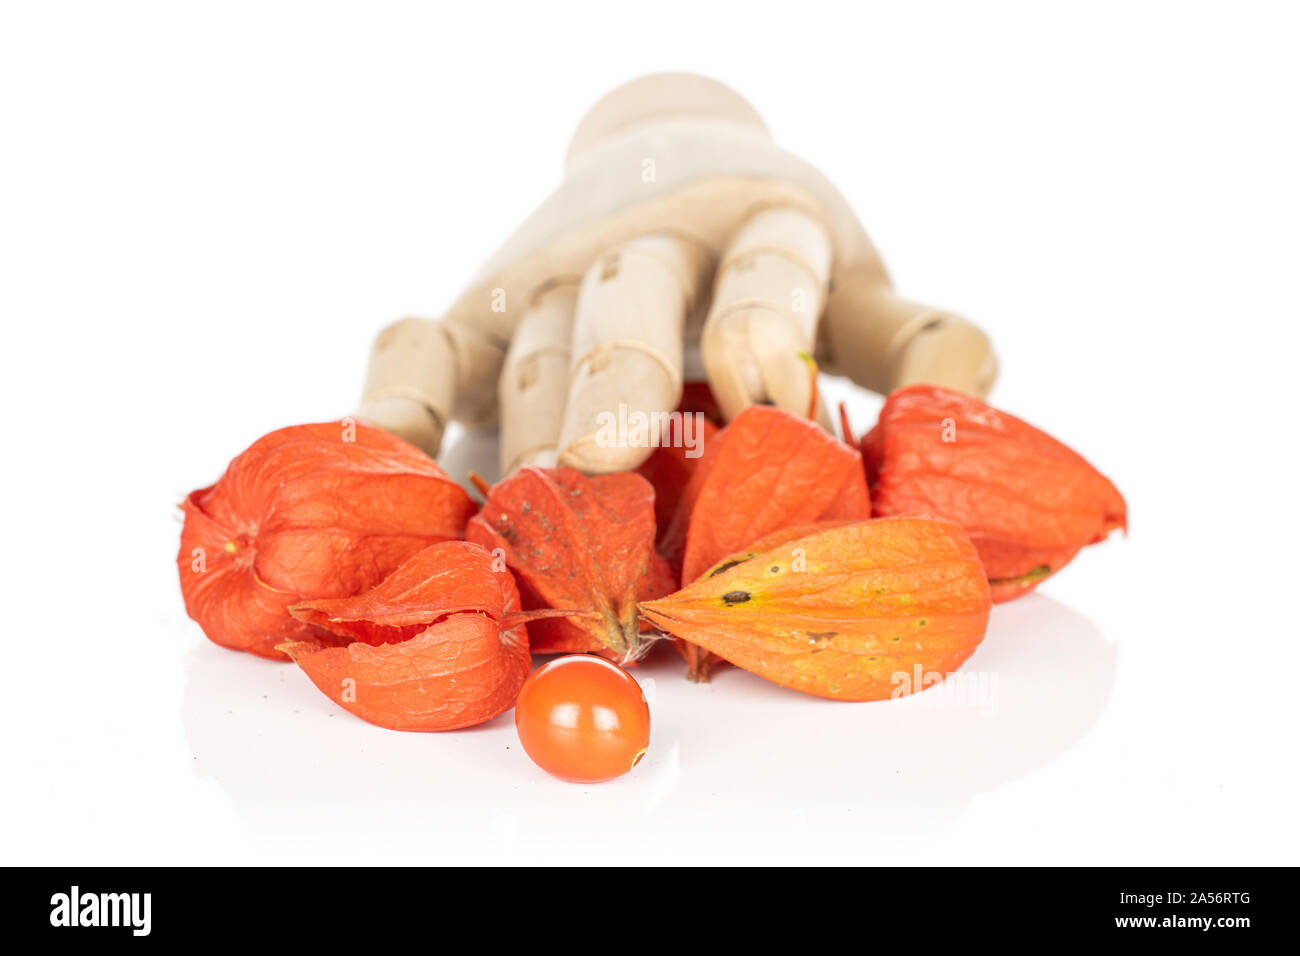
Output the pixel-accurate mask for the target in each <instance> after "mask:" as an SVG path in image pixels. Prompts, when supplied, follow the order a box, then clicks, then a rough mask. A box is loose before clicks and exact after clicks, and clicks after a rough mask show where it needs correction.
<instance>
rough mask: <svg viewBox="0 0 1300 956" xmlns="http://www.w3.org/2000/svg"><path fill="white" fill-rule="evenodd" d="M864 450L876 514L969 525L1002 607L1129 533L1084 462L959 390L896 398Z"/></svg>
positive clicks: (1117, 500)
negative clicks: (1092, 548) (1096, 546)
mask: <svg viewBox="0 0 1300 956" xmlns="http://www.w3.org/2000/svg"><path fill="white" fill-rule="evenodd" d="M862 450H863V455H864V457H865V458H866V460H867V469H868V472H869V473H870V474H871V475H872V476H873V478H872V480H873V482H874V487H873V491H872V498H873V499H874V502H873V503H874V507H875V512H876V514H878V515H899V514H926V515H933V516H934V517H936V518H944V519H947V520H949V521H953V522H956V523H957V524H959V525H961V526H962V527H963V528H965V529H966V531H967V532H968V533H969V534H970V536H971V540H972V541H973V542H974V543H975V547H976V549H977V550H978V551H979V555H980V558H981V559H982V560H983V562H984V567H985V570H986V571H987V573H988V577H989V579H990V583H991V584H992V587H993V600H994V601H1009V600H1011V599H1012V598H1015V597H1019V596H1020V595H1022V594H1027V593H1028V592H1029V591H1031V590H1033V589H1034V588H1035V587H1036V586H1037V585H1038V584H1040V583H1041V582H1042V581H1044V580H1046V579H1047V578H1048V577H1050V576H1051V575H1053V574H1055V573H1056V572H1057V571H1059V570H1060V569H1061V568H1062V567H1064V566H1065V565H1066V564H1067V563H1068V562H1069V561H1070V559H1071V558H1073V557H1074V555H1075V554H1076V553H1077V552H1078V551H1079V549H1080V548H1082V547H1084V546H1085V545H1088V544H1093V543H1095V542H1098V541H1101V540H1103V539H1104V538H1105V537H1106V536H1107V535H1108V534H1110V532H1111V531H1113V530H1115V529H1116V528H1125V529H1126V528H1127V523H1128V510H1127V507H1126V505H1125V503H1124V498H1123V497H1122V496H1121V495H1120V493H1119V491H1118V490H1117V489H1116V488H1115V486H1114V485H1113V484H1111V482H1110V481H1109V480H1108V479H1107V478H1106V477H1105V476H1104V475H1102V474H1101V473H1100V472H1099V471H1097V469H1096V468H1094V467H1093V466H1092V465H1090V464H1089V463H1088V462H1087V461H1086V460H1085V459H1084V458H1083V457H1082V456H1080V455H1079V454H1078V453H1076V452H1074V451H1073V450H1071V449H1070V448H1068V447H1067V446H1065V445H1063V444H1061V442H1059V441H1057V440H1056V439H1055V438H1052V437H1051V436H1050V435H1047V434H1046V433H1044V432H1042V431H1040V430H1039V429H1037V428H1035V427H1034V426H1032V425H1029V424H1026V423H1025V422H1023V421H1021V420H1020V419H1018V418H1016V417H1015V416H1013V415H1008V414H1007V413H1006V412H1001V411H998V410H997V409H996V408H993V407H991V406H989V405H987V404H986V403H984V402H982V401H980V400H979V399H976V398H971V397H970V396H968V395H963V394H961V393H959V392H954V391H950V390H948V389H944V388H939V387H938V386H933V385H913V386H909V387H908V388H904V389H900V390H899V391H896V392H894V393H893V394H892V395H890V396H889V399H888V400H887V401H886V402H885V405H884V408H883V409H881V412H880V420H879V422H878V423H877V425H876V427H875V428H874V429H872V431H871V432H869V433H868V434H867V435H866V436H865V437H864V438H863V440H862Z"/></svg>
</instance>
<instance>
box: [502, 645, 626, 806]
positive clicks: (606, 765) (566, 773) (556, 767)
mask: <svg viewBox="0 0 1300 956" xmlns="http://www.w3.org/2000/svg"><path fill="white" fill-rule="evenodd" d="M515 729H516V730H517V731H518V732H519V742H520V743H521V744H523V747H524V751H525V752H526V753H527V754H528V756H529V757H531V758H532V759H533V762H534V763H536V764H537V766H539V767H541V768H542V769H543V770H545V771H546V772H547V773H550V774H554V775H555V776H557V777H559V778H561V779H562V780H570V781H573V782H574V783H598V782H599V781H602V780H610V779H612V778H614V777H618V776H621V775H622V774H625V773H627V772H628V771H629V770H631V769H632V768H633V767H635V766H636V765H637V763H638V762H639V761H640V760H641V758H642V757H643V756H645V752H646V748H647V747H648V746H649V744H650V707H649V705H648V704H647V703H646V699H645V695H644V694H643V693H642V692H641V685H640V684H638V683H637V682H636V679H635V678H634V677H632V675H631V674H629V673H628V672H627V671H625V670H623V668H621V667H619V666H618V665H617V664H614V663H612V662H610V661H607V660H605V659H604V658H603V657H595V656H593V655H590V654H569V655H566V656H564V657H557V658H555V659H554V660H552V661H548V662H547V663H545V664H543V665H542V666H541V667H539V668H537V670H535V671H533V673H532V674H531V675H530V676H529V677H528V680H526V681H525V682H524V686H523V689H522V690H520V691H519V699H518V700H517V701H516V702H515Z"/></svg>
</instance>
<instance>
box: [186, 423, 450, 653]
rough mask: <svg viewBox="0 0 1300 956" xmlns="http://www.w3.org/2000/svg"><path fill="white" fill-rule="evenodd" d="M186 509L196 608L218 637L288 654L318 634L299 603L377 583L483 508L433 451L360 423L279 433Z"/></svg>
mask: <svg viewBox="0 0 1300 956" xmlns="http://www.w3.org/2000/svg"><path fill="white" fill-rule="evenodd" d="M181 507H182V509H183V511H184V513H185V527H184V529H183V530H182V531H181V547H180V553H179V554H178V555H177V559H176V563H177V567H178V569H179V571H180V579H181V591H182V593H183V594H184V597H185V610H186V611H187V612H188V613H189V615H190V617H192V618H193V619H194V620H196V621H197V622H198V623H199V624H200V626H202V628H203V631H204V633H205V634H207V636H208V637H209V638H210V639H211V640H213V641H215V642H216V643H218V644H221V645H223V646H225V647H230V648H233V649H235V650H241V651H249V652H251V653H254V654H259V655H261V656H263V657H270V658H274V659H278V660H287V658H286V657H285V656H284V655H283V654H282V653H280V652H279V651H277V650H276V649H275V647H276V645H277V644H282V643H284V642H286V641H290V640H295V639H297V638H299V637H302V636H305V635H306V634H308V633H309V631H310V629H309V628H308V627H306V626H305V625H303V624H302V623H301V622H300V621H296V620H294V619H293V618H292V617H291V616H290V615H289V613H288V610H287V609H288V607H289V605H291V604H295V603H297V602H299V601H303V600H307V599H310V598H318V597H346V596H349V595H352V594H358V593H360V592H361V591H364V590H366V589H367V588H370V587H373V586H374V585H376V584H378V583H379V582H380V581H382V580H383V579H384V577H385V576H386V575H387V574H389V572H391V571H392V570H393V569H394V568H396V567H397V566H398V565H399V564H401V563H402V562H403V561H404V560H406V559H407V558H408V557H410V556H411V555H412V554H414V553H415V552H417V551H419V550H420V549H422V548H425V547H428V546H429V545H431V544H434V543H436V542H439V541H446V540H448V539H451V538H459V537H461V536H463V534H464V531H465V522H466V521H467V520H468V519H469V516H470V515H471V514H473V513H474V511H475V508H474V504H473V502H471V501H470V498H469V496H468V495H467V494H466V493H465V491H464V490H463V489H462V488H461V487H460V486H459V485H458V484H456V483H455V482H454V481H452V480H451V479H450V478H448V477H447V475H446V474H445V473H444V472H443V471H442V469H440V468H439V467H438V466H437V465H436V464H434V462H433V460H432V459H431V458H429V457H428V456H427V455H426V454H424V452H422V451H420V450H419V449H418V448H416V447H415V446H414V445H410V444H408V443H407V442H404V441H402V440H401V439H400V438H396V437H394V436H392V435H390V434H388V433H387V432H384V431H380V430H378V429H375V428H369V427H367V426H365V425H357V424H353V423H351V422H325V423H322V424H316V425H297V426H293V427H290V428H282V429H279V430H278V431H274V432H271V433H270V434H269V435H265V436H264V437H262V438H260V439H258V440H257V441H256V442H254V443H253V444H252V445H251V446H250V447H249V448H248V449H247V450H246V451H244V452H243V453H242V454H240V455H239V456H238V457H236V458H235V459H234V460H233V461H232V462H231V463H230V465H229V467H227V469H226V473H225V474H224V475H223V476H222V477H221V479H220V480H219V481H218V482H217V483H216V484H215V485H213V486H211V487H210V488H204V489H202V490H199V491H196V492H194V493H192V494H191V495H190V496H189V497H188V498H186V499H185V501H184V503H183V504H182V506H181Z"/></svg>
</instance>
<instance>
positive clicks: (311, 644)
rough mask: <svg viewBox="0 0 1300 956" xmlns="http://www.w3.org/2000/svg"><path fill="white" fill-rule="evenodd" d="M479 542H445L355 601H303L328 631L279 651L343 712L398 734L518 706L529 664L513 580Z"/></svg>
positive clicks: (304, 617) (467, 721)
mask: <svg viewBox="0 0 1300 956" xmlns="http://www.w3.org/2000/svg"><path fill="white" fill-rule="evenodd" d="M493 560H494V559H493V557H492V555H491V554H489V553H488V552H487V551H485V550H483V549H482V548H480V547H479V546H478V545H475V544H470V543H468V542H466V541H447V542H444V543H442V544H435V545H433V546H432V547H429V548H425V549H424V550H423V551H420V552H418V553H416V554H415V555H413V556H412V557H411V558H409V559H408V560H407V561H406V562H405V563H404V564H402V565H401V567H399V568H398V569H397V570H396V571H394V572H393V573H392V574H391V575H389V576H388V577H387V578H385V579H384V581H383V582H382V583H381V584H379V585H378V586H377V587H375V588H372V589H371V590H369V591H367V592H365V593H364V594H359V595H357V596H355V597H348V598H334V599H325V600H317V601H304V602H303V603H301V604H295V605H294V606H293V607H292V608H291V613H292V614H293V616H294V617H295V618H296V619H298V620H299V621H302V622H303V623H305V624H310V625H312V626H314V627H317V628H320V629H322V630H324V631H327V632H329V633H330V634H332V635H333V636H334V641H335V642H338V641H341V642H343V643H342V646H329V644H328V643H327V642H325V641H324V640H321V639H318V638H309V639H308V640H304V641H296V642H292V643H288V644H284V645H281V649H282V650H283V651H284V652H285V653H287V654H288V655H289V656H290V657H292V658H293V660H294V661H295V662H296V663H297V664H298V666H299V667H301V668H302V669H303V671H305V672H306V674H307V676H308V677H310V678H311V680H312V682H313V683H314V684H315V685H316V686H317V687H319V688H320V689H321V691H322V692H323V693H324V694H325V695H326V696H328V697H329V698H330V699H331V700H333V701H334V702H335V703H336V704H338V705H339V706H340V707H342V708H344V709H345V710H348V711H351V712H352V713H354V714H356V715H357V716H358V717H360V718H361V719H362V720H367V721H369V722H370V723H372V724H378V725H379V726H380V727H387V728H389V729H391V730H456V729H457V728H460V727H468V726H470V725H472V724H478V723H482V722H483V721H485V720H491V719H492V718H493V717H495V716H497V715H498V714H500V713H503V712H504V711H506V710H509V709H510V707H511V706H512V705H513V704H514V701H515V698H516V697H517V696H518V695H519V688H520V687H522V686H523V683H524V680H525V679H527V677H528V673H529V671H530V669H531V667H532V658H531V657H530V656H529V653H528V636H527V633H526V632H525V630H524V626H523V625H522V624H516V625H514V626H511V625H510V622H509V621H507V620H506V618H507V616H508V615H511V614H513V613H516V612H518V610H519V592H518V590H517V589H516V588H515V582H514V578H512V577H511V575H510V573H509V572H508V571H506V570H504V569H501V570H494V569H493Z"/></svg>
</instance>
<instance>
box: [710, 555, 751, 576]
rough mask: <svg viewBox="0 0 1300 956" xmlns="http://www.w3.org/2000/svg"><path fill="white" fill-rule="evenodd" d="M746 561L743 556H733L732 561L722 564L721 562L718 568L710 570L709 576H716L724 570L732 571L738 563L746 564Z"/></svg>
mask: <svg viewBox="0 0 1300 956" xmlns="http://www.w3.org/2000/svg"><path fill="white" fill-rule="evenodd" d="M744 563H745V562H744V560H743V559H741V558H732V559H731V560H730V561H724V562H722V564H719V565H718V566H717V567H716V568H714V569H713V570H712V571H710V572H709V577H711V578H716V577H717V576H718V575H719V574H721V573H722V572H723V571H730V570H731V569H732V568H734V567H735V566H736V565H738V564H744Z"/></svg>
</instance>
